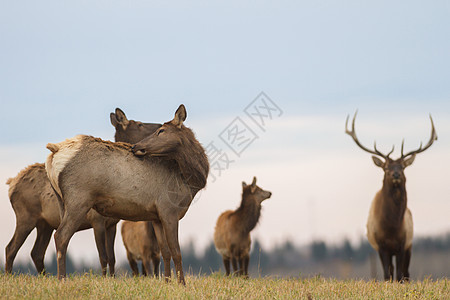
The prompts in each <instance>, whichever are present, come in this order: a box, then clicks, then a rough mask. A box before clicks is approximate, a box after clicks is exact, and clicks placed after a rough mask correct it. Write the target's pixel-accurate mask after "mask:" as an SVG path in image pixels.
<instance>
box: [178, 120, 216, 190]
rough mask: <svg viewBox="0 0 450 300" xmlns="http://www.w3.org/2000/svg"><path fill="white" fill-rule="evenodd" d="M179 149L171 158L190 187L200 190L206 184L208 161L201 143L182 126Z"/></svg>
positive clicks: (189, 130)
mask: <svg viewBox="0 0 450 300" xmlns="http://www.w3.org/2000/svg"><path fill="white" fill-rule="evenodd" d="M181 130H183V134H182V135H180V137H181V143H182V145H181V147H179V149H180V151H177V152H176V153H175V154H174V157H173V159H174V160H175V161H176V162H177V164H178V166H179V168H180V171H181V174H182V175H183V177H184V179H185V180H186V181H187V183H188V184H189V186H190V187H191V189H193V190H196V191H198V190H201V189H202V188H204V187H205V186H206V180H207V178H208V173H209V162H208V158H207V156H206V153H205V149H203V147H202V145H201V144H200V143H199V142H198V141H197V139H196V138H195V134H194V132H192V130H191V129H189V128H187V127H185V126H183V127H182V128H181Z"/></svg>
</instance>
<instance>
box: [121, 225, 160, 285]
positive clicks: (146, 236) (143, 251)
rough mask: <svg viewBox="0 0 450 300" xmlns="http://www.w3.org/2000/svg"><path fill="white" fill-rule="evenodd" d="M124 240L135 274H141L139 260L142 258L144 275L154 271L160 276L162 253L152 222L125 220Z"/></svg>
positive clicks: (123, 226) (156, 275)
mask: <svg viewBox="0 0 450 300" xmlns="http://www.w3.org/2000/svg"><path fill="white" fill-rule="evenodd" d="M122 240H123V244H124V246H125V249H126V250H127V258H128V262H129V263H130V267H131V270H132V271H133V275H134V276H139V268H138V265H137V261H139V260H140V261H142V274H143V275H144V276H147V275H151V274H152V273H153V274H154V275H155V277H158V273H159V264H160V261H161V255H160V254H159V253H160V250H159V246H158V241H157V239H156V235H155V229H154V228H153V225H152V222H149V221H139V222H132V221H123V223H122ZM152 264H153V271H152V268H151V266H152Z"/></svg>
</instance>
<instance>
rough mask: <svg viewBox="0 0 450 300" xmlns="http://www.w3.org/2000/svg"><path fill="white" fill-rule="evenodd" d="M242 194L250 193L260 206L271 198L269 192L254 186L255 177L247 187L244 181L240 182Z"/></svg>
mask: <svg viewBox="0 0 450 300" xmlns="http://www.w3.org/2000/svg"><path fill="white" fill-rule="evenodd" d="M242 192H243V193H244V194H245V193H250V194H252V195H253V196H254V197H255V200H256V201H258V204H261V202H263V201H264V200H266V199H269V198H270V196H272V193H271V192H269V191H265V190H263V189H262V188H260V187H259V186H257V185H256V177H253V181H252V184H250V185H247V184H246V183H245V182H244V181H242Z"/></svg>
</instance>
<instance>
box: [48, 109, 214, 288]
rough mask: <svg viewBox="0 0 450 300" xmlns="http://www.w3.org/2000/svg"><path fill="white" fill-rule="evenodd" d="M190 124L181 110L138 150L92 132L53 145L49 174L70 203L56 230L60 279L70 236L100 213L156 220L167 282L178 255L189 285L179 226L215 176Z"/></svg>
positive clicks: (181, 276) (180, 273) (177, 264)
mask: <svg viewBox="0 0 450 300" xmlns="http://www.w3.org/2000/svg"><path fill="white" fill-rule="evenodd" d="M185 119H186V109H185V107H184V105H180V107H179V108H178V109H177V111H176V112H175V116H174V118H173V119H172V120H171V121H169V122H166V123H164V124H163V125H162V126H161V127H160V128H159V129H158V130H157V131H156V132H155V133H154V134H152V135H150V136H149V137H147V138H145V139H143V140H142V141H140V142H139V143H137V144H135V145H134V146H133V147H131V145H130V144H126V143H112V142H108V141H103V140H101V139H99V138H94V137H92V136H86V135H78V136H75V137H74V138H71V139H67V140H65V141H63V142H61V143H58V144H52V143H49V144H48V145H47V148H48V149H49V150H50V151H51V153H50V155H49V156H48V157H47V161H46V164H45V166H46V170H47V174H48V177H49V179H50V182H51V184H52V186H53V188H54V189H55V190H56V191H57V193H58V196H59V197H60V198H61V201H62V203H63V204H64V215H63V217H62V221H61V224H60V226H59V227H58V229H57V230H56V233H55V245H56V249H57V262H58V278H60V279H62V278H64V277H65V274H66V265H65V259H66V250H67V246H68V243H69V241H70V238H71V237H72V235H73V234H74V232H75V231H76V228H77V227H78V226H79V224H80V223H81V222H82V220H83V215H85V214H86V213H87V212H88V211H89V209H91V208H94V209H95V210H96V211H97V212H99V213H100V214H101V215H103V216H107V217H112V218H119V219H124V220H130V221H152V223H153V226H154V228H155V234H156V237H157V239H158V244H159V246H160V248H161V253H162V257H163V261H164V272H165V277H166V280H168V279H169V277H170V259H171V258H172V259H173V261H174V264H175V270H176V273H177V277H178V281H179V282H180V283H182V284H185V280H184V274H183V269H182V260H181V252H180V245H179V242H178V221H179V220H180V219H181V218H183V216H184V215H185V214H186V212H187V210H188V208H189V206H190V204H191V202H192V200H193V198H194V196H195V195H196V194H197V192H198V191H199V190H201V189H203V188H204V187H205V185H206V180H207V176H208V172H209V163H208V159H207V157H206V153H205V150H204V148H203V147H202V146H201V144H200V143H199V142H198V141H197V139H196V138H195V135H194V133H193V132H192V130H191V129H189V128H187V127H185V126H184V125H183V122H184V121H185Z"/></svg>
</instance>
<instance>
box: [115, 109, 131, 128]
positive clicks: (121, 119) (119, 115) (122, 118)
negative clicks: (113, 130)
mask: <svg viewBox="0 0 450 300" xmlns="http://www.w3.org/2000/svg"><path fill="white" fill-rule="evenodd" d="M116 120H117V123H118V124H121V125H122V128H123V130H125V129H127V126H128V123H129V121H128V119H127V116H126V115H125V113H124V112H123V111H122V110H121V109H120V108H116ZM111 123H112V121H111ZM113 125H114V124H113Z"/></svg>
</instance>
